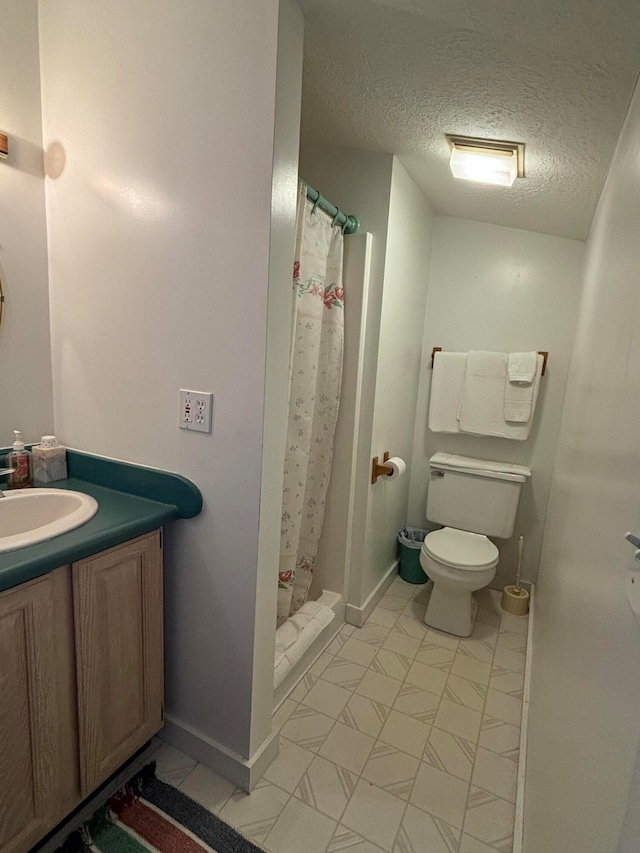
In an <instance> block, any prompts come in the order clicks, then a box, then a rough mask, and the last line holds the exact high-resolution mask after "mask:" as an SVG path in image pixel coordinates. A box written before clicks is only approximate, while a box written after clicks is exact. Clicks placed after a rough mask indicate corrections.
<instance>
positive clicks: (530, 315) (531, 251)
mask: <svg viewBox="0 0 640 853" xmlns="http://www.w3.org/2000/svg"><path fill="white" fill-rule="evenodd" d="M583 254H584V244H583V243H580V242H578V241H576V240H566V239H561V238H558V237H549V236H545V235H543V234H534V233H532V232H530V231H518V230H515V229H512V228H504V227H502V226H499V225H489V224H486V223H480V222H471V221H468V220H464V219H453V218H450V217H437V218H436V224H435V231H434V237H433V253H432V260H431V271H430V275H429V296H428V300H427V314H426V320H425V331H424V358H423V363H422V372H421V377H420V389H419V396H418V409H417V418H416V431H415V448H414V456H413V466H412V471H411V499H410V519H411V522H412V524H413V525H414V526H416V527H421V526H423V523H424V520H425V510H426V503H427V482H428V460H429V457H430V456H432V455H433V453H435V452H436V451H440V450H442V451H446V452H449V453H462V454H464V455H466V456H477V457H480V458H484V459H496V460H499V461H506V462H516V463H520V464H523V465H529V466H530V467H531V469H532V471H533V476H532V479H531V481H530V482H529V483H527V485H526V486H525V487H524V489H523V492H522V498H521V503H520V509H519V513H518V518H517V520H516V530H515V535H514V536H513V537H512V539H511V540H508V541H506V542H504V541H501V540H496V544H497V545H498V547H499V550H500V563H499V565H498V572H497V575H496V579H495V581H494V584H493V585H494V586H496V588H501V587H503V586H504V585H505V584H506V583H512V582H513V577H514V573H515V568H516V565H517V537H518V536H519V535H524V537H525V558H524V569H523V576H524V577H525V578H529V579H531V580H535V576H536V571H537V566H538V557H539V551H540V543H541V539H542V531H543V527H544V519H545V513H546V507H547V500H548V495H549V488H550V483H551V473H552V470H553V460H554V456H555V452H556V445H557V436H558V431H559V428H560V419H561V414H562V403H563V399H564V393H565V386H566V379H567V371H568V367H569V358H570V355H571V346H572V342H573V331H574V327H575V317H576V312H577V309H578V304H579V298H580V292H581V286H582V280H581V270H582V260H583ZM434 346H440V347H442V348H443V349H444V350H451V351H458V352H460V351H464V352H467V351H468V350H475V349H483V350H496V351H500V352H502V351H504V352H510V351H519V350H548V351H549V362H548V365H547V370H546V373H545V376H544V377H543V378H542V380H541V383H542V384H541V388H540V394H539V397H538V405H537V410H536V414H535V422H534V425H533V428H532V432H531V434H530V436H529V438H528V440H527V441H509V440H508V439H502V438H492V437H480V438H478V437H476V436H465V435H445V434H441V433H433V432H431V431H430V430H429V429H428V428H427V413H428V407H429V393H430V387H431V351H432V349H433V347H434Z"/></svg>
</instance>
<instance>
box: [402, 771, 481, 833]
mask: <svg viewBox="0 0 640 853" xmlns="http://www.w3.org/2000/svg"><path fill="white" fill-rule="evenodd" d="M468 792H469V783H468V782H465V781H464V780H463V779H458V777H457V776H451V774H449V773H445V772H443V771H442V770H438V768H437V767H433V766H432V765H430V764H425V763H424V762H423V763H422V764H421V765H420V769H419V770H418V775H417V777H416V781H415V784H414V786H413V790H412V792H411V797H410V800H409V802H410V803H411V804H412V805H414V806H417V807H418V808H419V809H422V810H423V811H425V812H429V814H430V815H432V816H433V817H437V818H440V819H441V820H444V821H446V823H448V824H450V825H451V826H455V827H456V828H458V829H461V828H462V823H463V821H464V813H465V806H466V804H467V794H468Z"/></svg>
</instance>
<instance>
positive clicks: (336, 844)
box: [327, 824, 383, 853]
mask: <svg viewBox="0 0 640 853" xmlns="http://www.w3.org/2000/svg"><path fill="white" fill-rule="evenodd" d="M343 851H346V853H383V850H382V848H381V847H378V845H377V844H372V842H371V841H367V839H366V838H363V837H362V836H361V835H358V833H357V832H354V831H353V830H352V829H349V827H348V826H342V824H341V825H340V826H339V827H338V828H337V829H336V831H335V832H334V834H333V838H332V839H331V841H330V843H329V846H328V847H327V853H343Z"/></svg>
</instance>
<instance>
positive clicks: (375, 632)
mask: <svg viewBox="0 0 640 853" xmlns="http://www.w3.org/2000/svg"><path fill="white" fill-rule="evenodd" d="M390 630H391V629H390V628H385V627H384V626H383V625H376V624H375V623H373V622H372V623H371V624H369V623H367V624H366V625H364V627H362V628H356V629H355V632H354V634H353V637H354V638H355V639H357V640H360V641H361V642H363V643H369V644H370V645H372V646H377V647H378V648H380V647H381V646H382V644H383V643H384V641H385V640H386V639H387V636H388V634H389V631H390Z"/></svg>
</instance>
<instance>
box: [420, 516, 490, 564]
mask: <svg viewBox="0 0 640 853" xmlns="http://www.w3.org/2000/svg"><path fill="white" fill-rule="evenodd" d="M422 550H423V551H424V553H425V554H426V555H428V556H429V557H431V558H432V559H433V560H437V562H438V563H442V564H443V565H444V566H449V567H450V568H454V569H460V570H461V571H466V572H473V571H484V570H485V569H488V568H492V567H493V566H494V565H496V564H497V562H498V556H499V555H498V549H497V548H496V546H495V545H494V544H493V542H491V541H490V540H489V539H487V537H486V536H482V535H481V534H479V533H469V532H468V531H467V530H456V529H455V528H454V527H443V528H442V530H434V531H433V533H429V534H428V536H427V537H426V538H425V540H424V542H423V545H422Z"/></svg>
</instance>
